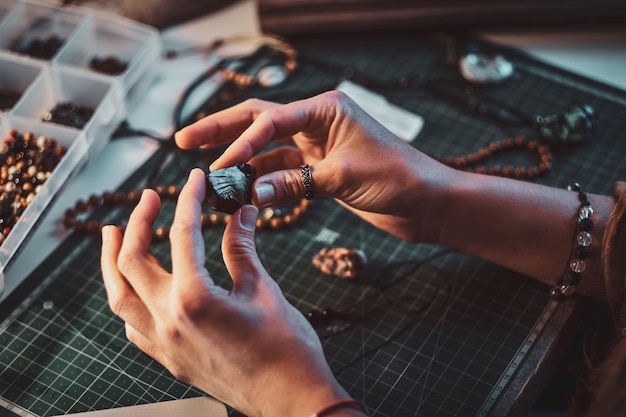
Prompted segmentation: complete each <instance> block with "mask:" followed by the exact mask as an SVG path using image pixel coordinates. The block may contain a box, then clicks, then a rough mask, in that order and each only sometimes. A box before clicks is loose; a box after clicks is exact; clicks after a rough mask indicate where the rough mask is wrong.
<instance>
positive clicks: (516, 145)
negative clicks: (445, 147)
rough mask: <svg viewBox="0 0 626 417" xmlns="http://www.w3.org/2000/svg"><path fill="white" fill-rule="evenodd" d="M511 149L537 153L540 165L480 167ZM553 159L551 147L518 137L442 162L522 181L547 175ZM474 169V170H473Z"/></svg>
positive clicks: (458, 167) (442, 159)
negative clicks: (483, 162)
mask: <svg viewBox="0 0 626 417" xmlns="http://www.w3.org/2000/svg"><path fill="white" fill-rule="evenodd" d="M511 149H527V150H529V151H531V152H533V153H536V154H537V155H538V156H539V164H537V165H535V166H532V167H514V166H511V165H506V166H503V167H501V166H499V165H491V166H485V165H478V164H479V163H481V162H482V161H484V160H485V159H487V158H489V157H491V156H493V155H495V154H498V153H501V152H504V151H507V150H511ZM552 159H553V154H552V152H551V151H550V147H549V146H548V145H545V144H541V143H539V142H538V141H536V140H532V139H527V138H525V137H523V136H517V137H515V138H505V139H503V140H501V141H498V142H492V143H490V144H489V145H488V146H486V147H484V148H481V149H479V150H478V151H476V152H474V153H470V154H468V155H466V156H457V157H450V156H448V157H444V158H440V161H441V162H442V163H443V164H445V165H448V166H450V167H452V168H456V169H460V170H463V171H470V170H473V171H474V172H476V173H478V174H488V175H496V176H501V177H508V178H515V179H519V180H522V179H533V178H536V177H539V176H541V175H544V174H545V173H547V172H548V171H549V170H550V168H551V167H552ZM477 165H478V166H477ZM472 167H474V168H473V169H472Z"/></svg>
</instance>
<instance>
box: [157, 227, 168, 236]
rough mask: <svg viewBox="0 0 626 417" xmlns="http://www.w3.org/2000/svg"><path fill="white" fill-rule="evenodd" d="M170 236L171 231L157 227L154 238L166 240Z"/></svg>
mask: <svg viewBox="0 0 626 417" xmlns="http://www.w3.org/2000/svg"><path fill="white" fill-rule="evenodd" d="M168 234H169V229H168V228H167V227H165V226H160V227H157V228H156V230H155V231H154V236H155V237H156V238H157V239H165V238H166V237H167V235H168Z"/></svg>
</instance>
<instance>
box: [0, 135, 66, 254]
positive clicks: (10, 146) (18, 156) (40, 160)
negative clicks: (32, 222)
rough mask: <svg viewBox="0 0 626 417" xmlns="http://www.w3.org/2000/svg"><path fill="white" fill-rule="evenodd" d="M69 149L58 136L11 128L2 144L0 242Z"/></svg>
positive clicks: (0, 154) (0, 157)
mask: <svg viewBox="0 0 626 417" xmlns="http://www.w3.org/2000/svg"><path fill="white" fill-rule="evenodd" d="M66 151H67V149H66V148H65V147H64V146H60V145H59V144H58V143H57V142H56V140H54V139H49V138H46V137H44V136H39V137H36V136H35V135H34V134H32V133H31V132H27V133H24V134H20V133H19V132H18V131H17V130H11V131H10V132H9V133H8V135H7V137H6V138H5V139H4V140H3V141H2V144H1V145H0V244H1V243H2V242H4V240H5V239H6V237H7V236H8V235H9V233H10V232H11V230H12V229H13V227H14V226H15V224H16V223H17V222H18V220H19V218H20V216H21V215H22V213H23V212H24V210H26V208H27V207H28V205H29V204H30V203H31V202H32V201H33V199H34V198H35V196H36V195H37V193H38V192H39V191H40V190H41V187H42V186H43V184H44V183H45V182H46V180H47V179H48V178H49V177H50V174H51V173H52V171H53V170H54V168H55V167H56V166H57V164H58V163H59V162H60V161H61V159H62V158H63V156H64V155H65V153H66Z"/></svg>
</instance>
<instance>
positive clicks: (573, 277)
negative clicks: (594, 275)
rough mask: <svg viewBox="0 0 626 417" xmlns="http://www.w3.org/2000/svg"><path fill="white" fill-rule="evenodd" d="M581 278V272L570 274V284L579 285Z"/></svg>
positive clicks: (568, 277)
mask: <svg viewBox="0 0 626 417" xmlns="http://www.w3.org/2000/svg"><path fill="white" fill-rule="evenodd" d="M580 278H581V275H580V272H574V271H571V272H570V274H569V275H568V276H567V281H568V284H570V285H578V284H579V283H580Z"/></svg>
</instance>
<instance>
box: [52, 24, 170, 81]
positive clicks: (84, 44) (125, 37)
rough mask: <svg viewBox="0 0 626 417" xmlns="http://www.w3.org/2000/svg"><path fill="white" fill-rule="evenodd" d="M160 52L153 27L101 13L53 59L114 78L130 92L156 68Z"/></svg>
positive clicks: (78, 32)
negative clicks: (144, 76)
mask: <svg viewBox="0 0 626 417" xmlns="http://www.w3.org/2000/svg"><path fill="white" fill-rule="evenodd" d="M160 53H161V46H160V38H159V36H158V32H157V31H156V30H155V29H154V28H151V27H149V26H145V25H140V24H137V23H136V22H133V21H130V20H128V19H125V18H122V17H120V16H116V15H110V14H107V13H100V14H90V15H88V16H87V18H86V19H85V21H84V22H83V24H82V25H81V26H80V27H79V28H78V29H77V30H76V32H75V33H74V36H72V38H71V39H69V40H68V41H67V43H66V45H65V47H64V48H63V50H62V51H61V52H59V55H58V56H57V57H56V58H55V60H54V61H55V63H57V64H59V65H63V66H71V67H76V68H82V69H84V70H86V71H91V72H93V73H95V74H99V75H102V76H105V77H112V78H114V79H116V80H117V81H119V82H120V84H121V87H122V89H123V90H124V91H126V92H128V91H129V90H130V89H131V88H132V87H133V86H134V85H135V84H136V83H137V82H138V81H139V79H140V78H141V77H142V76H143V75H144V74H146V73H147V72H148V71H149V70H150V69H151V68H153V67H154V64H155V62H156V60H158V59H159V58H160Z"/></svg>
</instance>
